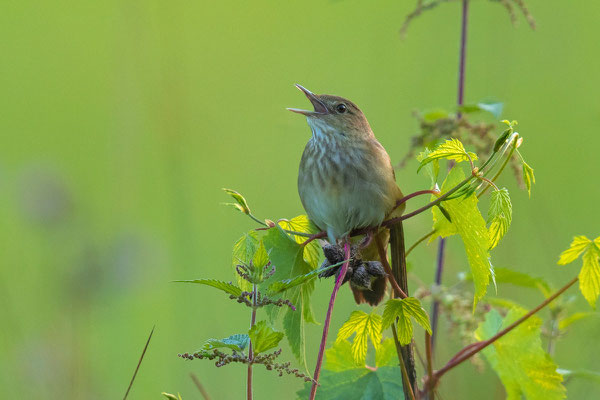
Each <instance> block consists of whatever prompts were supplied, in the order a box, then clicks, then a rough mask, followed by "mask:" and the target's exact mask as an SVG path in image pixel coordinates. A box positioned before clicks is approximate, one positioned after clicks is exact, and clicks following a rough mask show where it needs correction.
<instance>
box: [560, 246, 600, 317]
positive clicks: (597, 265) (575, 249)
mask: <svg viewBox="0 0 600 400" xmlns="http://www.w3.org/2000/svg"><path fill="white" fill-rule="evenodd" d="M599 246H600V237H597V238H596V239H594V241H591V240H590V239H588V238H587V237H585V236H575V237H574V238H573V242H572V243H571V246H570V247H569V248H568V249H567V250H565V251H563V252H562V253H561V255H560V258H559V260H558V264H559V265H565V264H569V263H571V262H573V261H575V260H576V259H577V258H578V257H579V256H580V255H581V254H583V256H582V257H581V258H582V260H583V266H582V267H581V271H580V272H579V290H580V291H581V294H583V297H585V299H586V300H587V301H588V303H590V305H591V306H592V307H593V308H596V300H598V296H600V260H599V259H600V247H599Z"/></svg>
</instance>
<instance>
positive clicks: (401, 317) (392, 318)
mask: <svg viewBox="0 0 600 400" xmlns="http://www.w3.org/2000/svg"><path fill="white" fill-rule="evenodd" d="M410 317H412V318H414V319H415V321H417V323H418V324H419V325H421V326H422V327H423V328H424V329H425V330H426V331H427V332H429V333H430V334H431V326H430V325H429V317H428V316H427V312H425V310H424V309H423V307H421V303H420V302H419V300H417V299H416V298H414V297H407V298H405V299H390V300H388V301H387V302H386V303H385V309H384V310H383V326H382V327H383V329H386V328H388V327H389V326H390V325H392V324H394V323H395V322H396V318H398V341H399V342H400V344H402V345H406V344H409V343H410V342H411V340H412V335H413V325H412V321H411V319H410Z"/></svg>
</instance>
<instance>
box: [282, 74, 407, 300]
mask: <svg viewBox="0 0 600 400" xmlns="http://www.w3.org/2000/svg"><path fill="white" fill-rule="evenodd" d="M296 87H297V88H298V89H299V90H300V91H302V92H303V93H304V94H305V95H306V97H307V98H308V100H310V102H311V103H312V106H313V108H314V110H312V111H310V110H302V109H297V108H288V110H289V111H292V112H295V113H298V114H301V115H304V116H306V119H307V121H308V125H309V126H310V129H311V131H312V136H311V138H310V140H309V141H308V143H307V144H306V147H305V148H304V152H303V154H302V158H301V161H300V167H299V171H298V193H299V195H300V200H301V202H302V205H303V206H304V209H305V211H306V213H307V215H308V217H309V219H310V220H311V221H313V222H314V223H315V225H316V226H317V227H319V228H320V229H321V230H324V231H326V232H327V237H328V240H329V243H330V246H325V247H324V252H325V255H326V256H328V254H337V255H335V257H338V258H339V257H342V256H341V254H343V253H341V252H340V251H335V250H332V249H331V246H335V245H336V244H337V243H339V242H340V241H342V240H345V239H346V238H348V236H349V235H350V233H351V232H352V231H353V230H356V229H361V228H374V229H377V228H378V227H379V225H380V224H381V223H382V222H383V221H384V219H386V218H392V217H396V216H400V215H401V214H402V212H403V211H404V204H402V205H400V206H397V202H398V200H400V199H401V198H402V197H403V194H402V191H401V190H400V188H399V187H398V185H397V183H396V177H395V173H394V169H393V167H392V163H391V160H390V156H389V155H388V153H387V152H386V150H385V149H384V147H383V146H382V145H381V143H379V141H378V140H377V138H376V137H375V135H374V134H373V130H372V129H371V126H370V125H369V122H368V121H367V118H366V117H365V115H364V113H363V112H362V111H361V110H360V108H359V107H358V106H357V105H356V104H355V103H353V102H352V101H350V100H348V99H345V98H342V97H339V96H333V95H327V94H321V95H318V94H314V93H313V92H311V91H310V90H308V89H306V88H305V87H303V86H301V85H299V84H296ZM394 229H400V231H399V232H397V233H398V234H397V235H392V236H393V237H394V236H395V237H398V235H401V233H402V232H401V229H402V226H401V225H399V227H397V225H395V226H394V227H392V230H394ZM376 235H377V236H378V240H379V241H381V242H382V243H385V245H386V246H387V242H388V238H389V230H388V229H385V228H382V229H379V231H378V232H377V233H376ZM367 241H368V239H367ZM376 242H377V241H376V240H371V243H370V244H369V245H368V246H366V247H365V248H363V249H362V250H361V258H362V259H363V260H369V261H370V260H379V259H380V258H379V252H378V251H377V244H376ZM402 246H403V243H402ZM402 251H403V250H402ZM402 256H403V255H402ZM334 262H336V261H335V259H332V257H329V263H330V264H333V263H334ZM365 265H366V266H367V267H368V266H369V265H368V264H365ZM351 267H352V264H351ZM363 270H364V268H363ZM363 272H364V271H363ZM371 278H372V279H371V280H372V282H369V283H368V284H359V283H357V282H354V281H352V280H351V283H350V287H351V289H352V292H353V294H354V298H355V300H356V302H357V303H359V304H360V303H362V302H367V303H369V304H371V305H377V304H378V303H379V302H380V301H381V300H382V299H383V296H384V295H385V289H386V280H385V274H383V273H381V274H377V273H374V274H373V275H372V276H371Z"/></svg>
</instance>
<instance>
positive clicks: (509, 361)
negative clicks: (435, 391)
mask: <svg viewBox="0 0 600 400" xmlns="http://www.w3.org/2000/svg"><path fill="white" fill-rule="evenodd" d="M524 314H525V310H523V309H512V310H510V311H509V313H508V314H507V316H506V318H504V320H502V317H501V316H500V314H499V313H498V312H497V311H496V310H492V311H490V312H489V313H487V315H486V319H485V321H484V322H482V323H481V324H480V325H479V328H478V329H477V331H476V332H475V335H476V337H477V339H478V340H487V339H489V338H491V337H492V336H494V335H495V334H496V333H498V332H499V331H500V330H502V329H504V328H506V327H507V326H509V325H510V324H511V323H513V322H514V321H516V320H517V319H519V318H520V317H521V316H523V315H524ZM541 324H542V320H541V319H540V318H538V317H536V316H532V317H530V318H529V319H527V320H526V321H525V322H523V323H522V324H521V325H519V326H518V327H516V328H515V329H514V330H513V331H511V332H510V333H508V334H507V335H506V336H503V337H502V338H500V339H498V340H497V341H495V342H494V343H493V344H492V345H491V346H488V347H486V348H485V349H484V350H483V355H484V356H485V358H486V359H487V361H488V362H489V363H490V365H491V366H492V368H493V369H494V371H496V373H497V374H498V376H499V377H500V380H501V381H502V384H503V385H504V388H505V389H506V394H507V400H521V399H522V398H526V399H527V400H560V399H564V398H566V395H565V392H566V389H565V387H564V386H563V385H562V381H563V378H562V376H561V375H560V374H559V373H558V372H557V371H556V368H557V366H556V364H555V363H554V362H553V361H552V359H551V358H550V356H549V355H548V354H547V353H546V352H545V351H544V350H543V349H542V341H541V339H540V326H541Z"/></svg>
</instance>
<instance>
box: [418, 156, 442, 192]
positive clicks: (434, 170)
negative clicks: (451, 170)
mask: <svg viewBox="0 0 600 400" xmlns="http://www.w3.org/2000/svg"><path fill="white" fill-rule="evenodd" d="M430 154H431V150H429V149H428V148H425V150H423V151H422V152H421V153H419V155H418V156H417V161H419V162H422V161H423V160H424V159H426V158H427V157H428V156H429V155H430ZM424 168H425V172H426V173H427V175H428V176H429V178H430V179H431V187H434V186H435V184H436V182H437V180H438V175H439V173H440V161H439V160H433V161H432V162H430V163H427V164H425V167H424Z"/></svg>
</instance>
